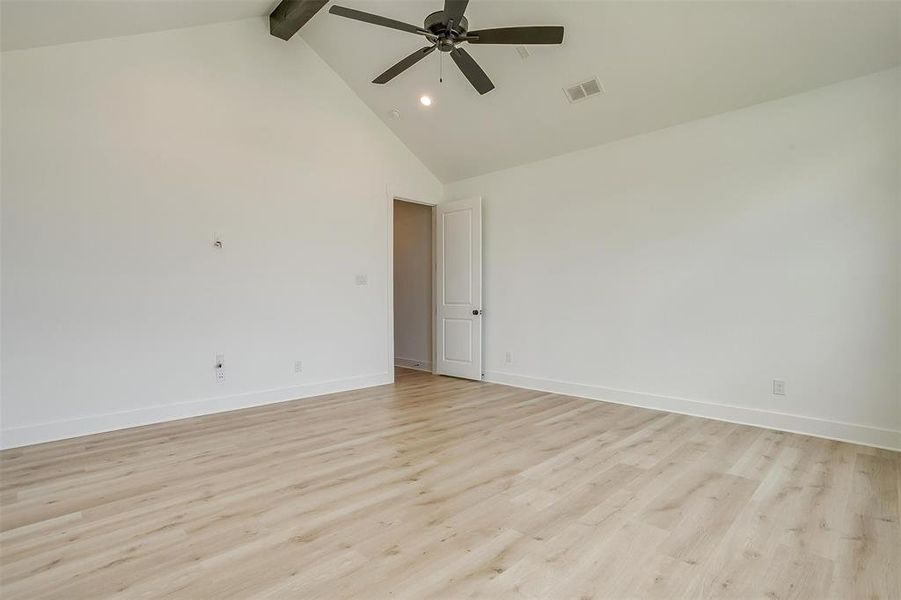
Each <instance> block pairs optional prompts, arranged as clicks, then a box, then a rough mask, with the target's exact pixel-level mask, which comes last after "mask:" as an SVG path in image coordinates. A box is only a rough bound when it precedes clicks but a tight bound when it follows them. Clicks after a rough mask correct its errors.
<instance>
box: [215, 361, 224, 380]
mask: <svg viewBox="0 0 901 600" xmlns="http://www.w3.org/2000/svg"><path fill="white" fill-rule="evenodd" d="M223 381H225V355H224V354H217V355H216V383H222V382H223Z"/></svg>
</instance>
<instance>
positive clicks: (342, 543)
mask: <svg viewBox="0 0 901 600" xmlns="http://www.w3.org/2000/svg"><path fill="white" fill-rule="evenodd" d="M899 495H901V455H899V454H898V453H894V452H889V451H884V450H878V449H873V448H866V447H862V446H855V445H852V444H846V443H842V442H833V441H829V440H822V439H817V438H810V437H806V436H801V435H796V434H790V433H784V432H778V431H769V430H763V429H758V428H754V427H747V426H742V425H736V424H732V423H723V422H717V421H711V420H705V419H700V418H695V417H688V416H684V415H674V414H668V413H664V412H659V411H652V410H645V409H639V408H633V407H628V406H621V405H616V404H608V403H603V402H597V401H592V400H584V399H579V398H572V397H567V396H560V395H557V394H549V393H545V392H537V391H529V390H521V389H516V388H510V387H504V386H499V385H491V384H483V383H476V382H469V381H464V380H459V379H452V378H443V377H436V376H432V375H429V374H426V373H421V372H414V371H407V370H399V371H398V373H397V380H396V383H395V384H393V385H387V386H380V387H375V388H369V389H364V390H356V391H351V392H344V393H337V394H329V395H325V396H320V397H316V398H308V399H304V400H298V401H294V402H285V403H281V404H273V405H267V406H261V407H258V408H252V409H247V410H241V411H233V412H229V413H220V414H215V415H209V416H205V417H198V418H193V419H185V420H182V421H175V422H170V423H163V424H159V425H150V426H146V427H139V428H134V429H129V430H121V431H114V432H109V433H104V434H99V435H94V436H88V437H83V438H76V439H71V440H62V441H59V442H52V443H48V444H40V445H36V446H31V447H26V448H17V449H13V450H7V451H4V452H0V594H2V596H3V598H4V600H16V599H19V598H28V599H34V598H65V599H67V600H68V599H76V600H80V599H91V600H94V599H96V598H123V599H130V598H185V599H190V600H202V599H206V598H210V599H213V598H215V599H220V598H367V599H369V598H424V597H432V598H448V599H451V598H452V599H458V598H475V597H482V598H567V599H568V598H683V597H684V598H695V597H710V598H748V597H769V598H812V599H813V598H816V599H819V598H836V599H838V598H886V599H891V598H895V599H898V598H901V578H899V573H901V569H899V568H898V565H899V564H901V519H899V504H901V498H899Z"/></svg>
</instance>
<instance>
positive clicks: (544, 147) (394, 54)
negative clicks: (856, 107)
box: [0, 0, 901, 181]
mask: <svg viewBox="0 0 901 600" xmlns="http://www.w3.org/2000/svg"><path fill="white" fill-rule="evenodd" d="M277 3H278V2H277V0H2V2H0V7H2V17H0V19H2V20H0V35H2V47H3V49H4V50H7V49H15V48H27V47H32V46H40V45H47V44H58V43H64V42H70V41H81V40H88V39H97V38H104V37H114V36H119V35H129V34H134V33H144V32H149V31H158V30H163V29H172V28H178V27H189V26H193V25H201V24H207V23H214V22H221V21H229V20H236V19H241V18H246V17H250V16H259V15H265V14H268V13H269V12H270V11H271V9H272V8H273V6H274V5H275V4H277ZM333 3H337V4H342V5H345V6H350V7H353V8H358V9H361V10H366V11H369V12H376V13H379V14H384V15H386V16H389V17H392V18H395V19H399V20H402V21H407V22H410V23H414V24H419V23H421V22H422V19H423V18H424V17H425V16H426V15H427V14H428V13H430V12H432V11H435V10H439V9H440V7H441V5H442V2H441V0H431V1H427V2H421V1H408V0H403V1H397V0H379V1H375V0H372V1H360V0H335V1H334V2H333ZM466 14H467V17H468V18H469V20H470V29H479V28H487V27H497V26H506V25H537V24H554V25H557V24H559V25H564V26H565V27H566V39H565V42H564V44H563V45H562V46H559V47H540V46H535V47H531V48H530V50H531V51H532V56H531V57H530V58H528V59H526V60H522V59H520V58H519V56H518V55H517V53H516V51H515V49H514V48H513V47H509V46H506V47H505V46H472V45H470V46H468V47H467V49H468V50H469V52H470V53H471V54H472V55H473V56H474V57H475V58H476V59H477V60H478V61H479V63H480V64H481V65H482V67H483V68H484V69H485V71H486V72H487V73H488V75H489V76H490V77H491V78H492V80H493V81H494V83H495V85H496V86H497V88H496V89H495V90H494V91H492V92H490V93H488V94H487V95H485V96H479V95H478V94H477V93H476V92H475V90H473V89H472V87H471V86H470V85H469V83H468V82H467V81H466V80H465V79H464V78H463V76H462V75H461V74H460V73H459V71H457V70H456V67H455V66H454V64H453V62H452V61H451V60H449V59H448V57H446V56H443V57H442V58H443V59H444V60H443V66H444V83H443V84H439V83H438V73H439V53H437V52H435V53H433V54H432V55H431V56H429V57H428V58H426V59H425V60H423V61H422V62H420V63H419V64H417V65H416V66H414V67H413V68H412V69H410V70H409V71H407V72H406V73H403V74H402V75H400V76H399V77H398V78H397V79H395V80H394V81H392V82H390V83H389V84H387V85H384V86H377V85H374V84H371V83H369V82H370V81H371V80H372V79H373V78H374V77H375V76H376V75H378V74H379V73H381V72H382V71H384V70H385V69H386V68H387V67H388V66H390V65H392V64H393V63H394V62H396V61H398V60H400V59H401V58H402V57H404V56H406V55H407V54H409V53H410V52H412V51H413V50H415V49H417V48H419V47H422V46H423V45H424V44H423V40H422V38H420V37H418V36H415V35H411V34H406V33H403V32H400V31H394V30H389V29H384V28H380V27H375V26H372V25H367V24H364V23H358V22H354V21H350V20H347V19H342V18H340V17H336V16H334V15H330V14H328V13H327V12H326V11H325V10H323V11H320V12H319V14H317V15H316V17H314V18H313V20H312V21H310V23H308V24H307V25H306V26H305V27H304V28H303V30H301V33H302V35H303V37H304V39H305V40H306V41H307V43H309V44H310V46H312V47H313V49H315V50H316V52H318V53H319V54H320V56H322V58H323V59H325V61H326V62H327V63H328V64H329V65H330V66H331V67H332V68H333V69H334V70H335V71H336V72H337V73H338V74H339V75H340V76H341V77H342V78H343V79H344V80H345V81H346V82H347V83H348V85H349V86H350V87H351V88H352V89H353V90H354V91H355V92H356V93H357V94H358V95H359V96H360V97H361V98H362V99H363V101H364V102H366V103H367V104H368V105H369V106H370V108H371V109H372V110H373V111H374V112H375V113H376V114H377V115H378V116H379V117H380V118H382V119H383V120H384V121H385V123H387V125H388V126H389V127H390V128H391V129H392V130H393V131H394V132H395V133H396V134H397V135H398V137H400V139H401V140H403V141H404V142H405V143H406V144H407V146H409V147H410V149H411V150H412V151H413V152H414V153H415V154H416V155H417V156H419V158H420V159H421V160H422V161H423V162H424V163H425V164H426V165H427V166H428V167H429V168H430V169H432V171H433V172H434V173H435V174H436V175H437V176H438V177H439V178H441V179H442V180H444V181H453V180H457V179H461V178H465V177H470V176H473V175H477V174H481V173H486V172H490V171H494V170H497V169H501V168H505V167H508V166H512V165H516V164H523V163H527V162H530V161H534V160H539V159H542V158H547V157H549V156H554V155H558V154H563V153H566V152H570V151H573V150H577V149H580V148H586V147H590V146H594V145H597V144H601V143H604V142H608V141H612V140H615V139H621V138H625V137H629V136H632V135H636V134H640V133H643V132H648V131H652V130H655V129H660V128H662V127H667V126H670V125H674V124H677V123H682V122H685V121H689V120H692V119H696V118H699V117H704V116H708V115H713V114H717V113H721V112H725V111H729V110H733V109H736V108H740V107H743V106H748V105H751V104H756V103H758V102H763V101H766V100H771V99H775V98H779V97H783V96H787V95H790V94H794V93H798V92H801V91H804V90H808V89H812V88H815V87H819V86H822V85H825V84H828V83H832V82H836V81H840V80H843V79H848V78H852V77H856V76H860V75H864V74H867V73H871V72H875V71H879V70H882V69H886V68H890V67H892V66H896V65H898V64H901V2H897V1H893V2H866V1H865V2H860V1H852V2H841V1H829V0H825V1H824V0H813V1H810V0H806V1H799V2H788V1H777V2H764V1H742V0H734V1H721V2H710V1H690V2H677V1H662V2H652V1H635V0H632V1H624V2H607V1H581V2H566V1H554V0H544V1H519V0H516V1H514V0H472V2H471V4H470V6H469V9H468V10H467V13H466ZM288 43H292V42H288ZM593 76H597V77H598V78H599V79H600V81H601V82H602V84H603V85H604V87H605V89H606V93H605V94H604V95H602V96H598V97H595V98H592V99H590V100H586V101H584V102H580V103H577V104H569V102H568V101H567V99H566V97H565V96H564V94H563V91H562V88H563V87H564V86H567V85H571V84H573V83H576V82H579V81H582V80H584V79H588V78H590V77H593ZM425 93H427V94H430V95H431V96H433V98H434V99H435V102H434V104H433V105H432V106H431V107H430V108H425V107H422V106H420V105H419V103H418V99H419V97H420V96H421V95H422V94H425ZM395 108H396V109H398V110H399V111H400V113H401V116H400V119H397V120H395V119H392V118H391V115H390V113H391V110H392V109H395Z"/></svg>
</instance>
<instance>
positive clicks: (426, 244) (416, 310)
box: [394, 200, 432, 368]
mask: <svg viewBox="0 0 901 600" xmlns="http://www.w3.org/2000/svg"><path fill="white" fill-rule="evenodd" d="M394 356H395V362H397V363H398V364H401V365H405V366H411V365H412V363H416V362H420V363H422V364H423V366H425V367H427V368H430V367H431V360H432V207H430V206H424V205H422V204H413V203H411V202H403V201H401V200H395V201H394ZM398 361H399V362H398Z"/></svg>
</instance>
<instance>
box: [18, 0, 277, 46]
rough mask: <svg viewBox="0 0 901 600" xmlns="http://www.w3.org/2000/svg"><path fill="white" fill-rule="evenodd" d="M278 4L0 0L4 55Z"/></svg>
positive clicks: (248, 13) (258, 11)
mask: <svg viewBox="0 0 901 600" xmlns="http://www.w3.org/2000/svg"><path fill="white" fill-rule="evenodd" d="M278 1H279V0H0V49H3V50H21V49H23V48H34V47H37V46H52V45H55V44H65V43H68V42H83V41H87V40H99V39H103V38H111V37H119V36H123V35H135V34H138V33H150V32H151V31H165V30H167V29H180V28H183V27H194V26H197V25H209V24H211V23H223V22H225V21H237V20H240V19H247V18H249V17H258V16H260V15H267V14H269V13H270V12H272V9H273V8H274V7H275V6H276V5H278Z"/></svg>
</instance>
